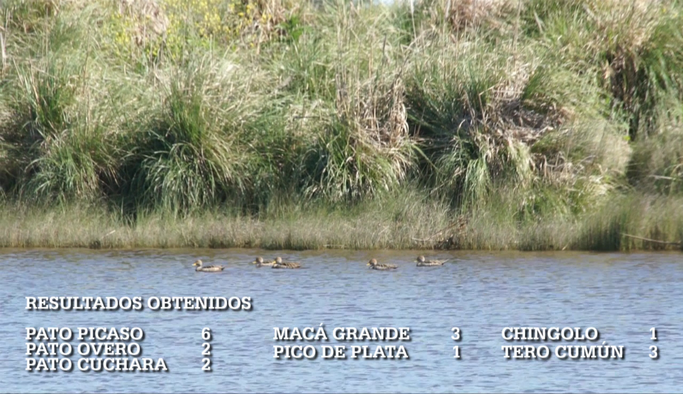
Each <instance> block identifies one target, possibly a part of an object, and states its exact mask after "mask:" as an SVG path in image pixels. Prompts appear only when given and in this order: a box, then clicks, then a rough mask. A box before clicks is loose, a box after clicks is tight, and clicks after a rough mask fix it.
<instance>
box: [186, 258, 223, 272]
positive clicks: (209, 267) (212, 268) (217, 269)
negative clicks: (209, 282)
mask: <svg viewBox="0 0 683 394" xmlns="http://www.w3.org/2000/svg"><path fill="white" fill-rule="evenodd" d="M192 265H193V266H195V267H197V268H196V269H195V271H196V272H221V271H223V269H225V267H223V266H222V265H207V266H204V262H202V261H201V260H197V261H195V262H194V264H192Z"/></svg>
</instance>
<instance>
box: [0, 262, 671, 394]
mask: <svg viewBox="0 0 683 394" xmlns="http://www.w3.org/2000/svg"><path fill="white" fill-rule="evenodd" d="M257 254H262V255H264V257H267V258H272V257H274V256H275V255H278V254H279V255H282V256H283V257H284V258H285V260H287V259H296V260H299V261H301V263H302V264H303V265H304V269H300V270H274V269H270V268H260V269H258V268H255V267H254V266H253V265H251V264H250V263H249V262H250V261H252V260H253V258H254V256H255V255H257ZM416 254H417V252H406V251H400V252H395V251H394V252H391V251H385V252H376V251H374V252H363V251H326V252H302V253H298V252H286V251H283V252H272V251H268V252H266V251H259V250H162V251H159V250H151V251H149V250H148V251H83V250H20V251H17V250H5V251H2V252H0V392H3V393H4V392H82V391H87V392H92V391H103V392H141V391H142V392H325V391H327V392H371V393H374V392H535V391H543V392H683V336H682V335H681V329H682V326H683V286H682V285H681V283H683V256H681V254H680V253H662V254H654V253H653V254H649V253H643V254H589V253H560V254H551V253H474V252H433V253H431V255H432V256H434V257H439V258H453V259H454V260H453V261H452V262H449V263H447V264H446V265H445V266H443V267H438V268H418V267H416V266H415V264H414V262H413V260H414V259H415V257H416V256H415V255H416ZM371 257H377V258H378V260H380V261H381V262H390V263H393V264H397V265H398V266H399V268H398V269H397V270H395V271H391V272H380V271H372V270H368V269H367V267H366V266H365V262H367V260H368V259H370V258H371ZM196 258H202V259H203V260H205V261H206V262H207V263H210V264H224V265H226V266H227V268H226V269H225V271H223V272H222V273H218V274H207V273H196V272H194V270H193V267H192V262H193V261H194V260H195V259H196ZM27 296H35V297H38V296H78V297H87V296H91V297H98V296H99V297H107V296H115V297H123V296H128V297H135V296H139V297H143V299H144V300H145V301H146V300H147V299H148V298H150V297H154V296H156V297H160V296H220V297H226V298H228V297H233V296H236V297H247V296H248V297H251V298H252V300H253V310H252V311H249V312H245V311H239V312H236V311H221V312H218V311H152V310H149V308H145V310H143V311H115V312H111V311H107V312H104V311H97V312H93V311H87V312H86V311H69V312H65V311H59V312H54V311H27V310H26V309H25V308H26V299H25V297H27ZM321 323H324V326H325V327H326V328H327V333H328V335H329V336H330V337H331V336H332V330H333V329H334V327H410V329H411V341H410V342H400V343H392V344H393V345H403V346H405V348H406V349H407V351H408V353H409V356H410V359H408V360H388V359H386V360H364V359H356V360H354V359H350V358H349V359H346V360H323V359H321V358H320V357H318V358H317V359H315V360H305V359H304V360H276V359H275V358H274V357H273V346H274V345H281V344H284V345H296V344H303V345H307V344H312V345H316V346H319V345H321V343H294V342H288V343H282V342H276V341H274V340H273V335H274V331H273V328H274V327H301V328H303V327H309V326H314V327H318V326H319V325H320V324H321ZM98 326H99V327H140V328H142V329H143V330H144V331H145V334H146V337H145V339H144V341H142V342H141V345H142V348H143V352H144V354H143V356H145V357H151V358H154V359H157V358H159V357H162V358H164V360H165V361H166V363H167V365H168V368H169V369H170V371H169V372H168V373H111V372H101V373H94V372H87V373H85V372H81V371H78V370H75V371H73V372H70V373H66V372H57V373H49V372H41V373H36V372H27V371H25V367H26V357H27V356H26V355H25V352H26V339H25V335H26V327H69V328H71V329H73V330H74V331H76V328H77V327H98ZM455 326H457V327H459V328H460V330H461V333H462V340H461V341H459V342H455V341H453V340H452V339H451V335H452V332H451V328H452V327H455ZM517 326H525V327H528V326H531V327H567V326H569V327H582V328H584V329H585V328H586V327H595V328H597V329H598V330H599V332H600V341H599V342H595V343H591V342H574V343H566V342H562V343H556V342H540V343H539V342H516V343H510V342H506V341H505V340H503V338H502V336H501V330H502V329H503V328H504V327H517ZM204 327H209V328H211V330H212V334H213V339H212V341H211V345H212V349H211V350H212V356H211V360H212V372H203V371H202V358H204V356H202V354H201V353H202V350H203V347H202V343H203V342H204V341H203V340H202V335H201V332H202V329H203V328H204ZM651 327H656V328H657V335H658V340H657V341H653V340H651V338H650V336H651V332H650V328H651ZM330 339H331V340H330V342H324V343H322V344H326V345H347V346H348V347H349V348H350V346H351V345H368V346H370V347H371V348H374V346H376V345H378V343H376V342H364V343H337V341H335V340H334V339H332V338H330ZM603 341H606V342H607V344H610V345H622V346H625V349H626V351H625V358H624V359H620V360H558V359H557V358H556V357H555V356H554V355H553V356H552V357H551V358H550V359H549V360H547V361H541V360H506V359H505V358H504V353H503V351H502V349H501V346H506V345H517V344H522V345H543V344H545V345H548V346H549V347H550V348H551V349H553V348H554V347H555V346H557V345H568V344H569V345H572V344H573V345H577V344H578V345H583V344H588V345H595V344H602V342H603ZM71 343H72V345H73V346H74V348H75V347H76V346H77V345H78V343H79V342H78V341H72V342H71ZM379 344H381V345H388V344H389V343H379ZM456 345H457V346H460V351H461V359H459V360H457V359H455V358H454V357H453V355H454V351H453V346H456ZM653 345H655V346H657V347H658V351H659V358H658V359H657V360H652V359H650V357H649V356H648V355H649V354H650V346H653ZM78 358H79V356H77V355H75V356H72V357H71V359H72V360H73V361H74V363H75V362H76V361H77V360H78Z"/></svg>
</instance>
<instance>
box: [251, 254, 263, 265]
mask: <svg viewBox="0 0 683 394" xmlns="http://www.w3.org/2000/svg"><path fill="white" fill-rule="evenodd" d="M252 264H256V265H261V264H263V257H261V256H259V257H257V258H256V259H255V260H254V261H253V262H252Z"/></svg>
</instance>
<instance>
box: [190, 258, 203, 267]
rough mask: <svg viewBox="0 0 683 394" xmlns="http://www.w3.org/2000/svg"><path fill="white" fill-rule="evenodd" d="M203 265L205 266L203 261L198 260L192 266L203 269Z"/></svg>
mask: <svg viewBox="0 0 683 394" xmlns="http://www.w3.org/2000/svg"><path fill="white" fill-rule="evenodd" d="M202 264H203V263H202V261H201V260H199V259H198V260H197V261H195V262H194V264H192V266H193V267H201V266H202Z"/></svg>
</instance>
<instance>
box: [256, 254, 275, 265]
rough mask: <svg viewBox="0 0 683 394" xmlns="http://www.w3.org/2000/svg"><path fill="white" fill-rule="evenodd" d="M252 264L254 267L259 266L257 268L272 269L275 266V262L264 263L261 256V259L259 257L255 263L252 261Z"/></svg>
mask: <svg viewBox="0 0 683 394" xmlns="http://www.w3.org/2000/svg"><path fill="white" fill-rule="evenodd" d="M251 263H252V264H254V265H255V266H257V267H263V266H266V267H272V266H273V264H275V262H274V261H271V262H268V263H266V262H264V261H263V257H261V256H259V257H257V258H256V259H254V261H252V262H251Z"/></svg>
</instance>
